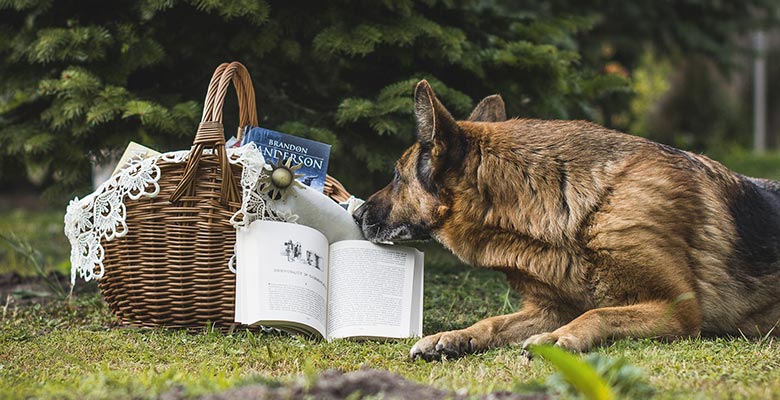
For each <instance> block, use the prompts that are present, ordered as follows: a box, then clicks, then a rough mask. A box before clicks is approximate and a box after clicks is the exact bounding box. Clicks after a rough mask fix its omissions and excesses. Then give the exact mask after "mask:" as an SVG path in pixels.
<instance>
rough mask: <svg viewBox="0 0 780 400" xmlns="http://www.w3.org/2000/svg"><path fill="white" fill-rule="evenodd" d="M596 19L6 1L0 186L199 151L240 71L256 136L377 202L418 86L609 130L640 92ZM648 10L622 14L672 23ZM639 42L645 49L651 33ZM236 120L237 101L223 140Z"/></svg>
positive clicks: (295, 5) (548, 12) (467, 101)
mask: <svg viewBox="0 0 780 400" xmlns="http://www.w3.org/2000/svg"><path fill="white" fill-rule="evenodd" d="M754 2H755V3H756V4H758V5H759V6H760V5H761V4H763V3H764V2H763V0H755V1H754ZM570 3H576V4H577V5H576V7H575V6H572V7H571V9H572V10H573V11H566V7H567V6H568V5H570ZM601 3H602V2H600V1H592V2H571V1H539V2H534V1H531V2H525V3H524V4H523V5H518V4H516V3H514V2H503V1H499V0H465V1H457V2H454V1H442V0H382V1H376V2H374V1H358V0H335V1H313V0H303V1H296V2H287V1H272V0H267V1H264V0H142V1H138V2H105V1H97V0H84V1H76V0H58V1H55V0H0V154H2V157H0V181H14V180H18V179H19V177H20V176H26V175H34V174H33V172H35V173H36V174H37V175H38V176H39V177H41V179H42V183H41V184H42V185H45V186H48V187H50V188H51V189H52V191H54V192H56V193H60V192H65V193H67V194H69V195H72V194H74V193H84V192H85V191H86V190H87V189H86V185H87V184H88V178H89V171H90V169H89V166H90V163H95V162H101V161H102V160H103V159H105V158H106V157H107V156H109V155H110V154H112V152H114V153H115V152H116V151H121V149H123V148H124V146H125V145H126V144H127V142H128V141H129V140H135V141H140V142H142V143H144V144H147V145H149V146H152V147H156V148H158V149H160V150H163V151H165V150H172V149H181V148H186V147H188V146H189V145H190V143H191V140H192V136H193V134H194V130H195V128H196V127H197V122H198V119H199V117H200V114H201V107H202V98H203V95H204V93H205V88H206V85H207V83H208V79H209V77H210V74H211V72H212V71H213V68H214V67H215V66H216V65H218V64H219V63H221V62H224V61H227V60H240V61H242V62H243V63H244V64H245V65H247V67H248V68H249V70H250V72H251V73H252V76H253V79H254V84H255V89H256V91H257V96H258V101H257V102H258V106H259V113H260V114H259V115H260V120H261V124H262V125H263V126H266V127H269V128H275V129H279V130H282V131H287V132H290V133H294V134H298V135H302V136H305V137H310V138H313V139H315V140H321V141H326V142H329V143H331V144H333V154H332V157H333V158H332V162H331V173H332V174H334V175H335V176H337V177H338V178H340V179H342V180H343V181H344V183H345V184H346V185H347V187H349V188H350V189H351V190H353V191H355V192H356V193H357V194H359V195H366V194H367V191H369V190H371V189H373V188H376V187H377V186H378V184H379V183H380V182H382V181H384V180H385V179H386V177H387V174H388V172H389V171H390V170H391V164H392V162H393V160H395V159H396V158H397V157H398V155H399V153H400V151H401V149H402V148H404V147H405V146H407V145H408V144H410V143H411V142H412V141H413V140H414V126H413V118H412V100H411V98H412V91H413V88H414V84H415V83H416V82H417V81H418V80H419V79H423V78H425V79H428V80H429V81H430V82H431V83H432V84H433V86H434V88H435V90H436V91H437V94H439V95H440V97H441V99H442V101H443V102H444V103H445V105H446V106H447V107H448V108H449V109H450V111H451V112H452V113H453V114H454V115H455V116H456V117H458V118H463V117H465V116H466V115H468V113H469V111H470V109H471V107H472V106H473V105H474V104H475V103H476V101H478V100H479V99H480V98H481V97H483V96H486V95H489V94H493V93H501V94H502V95H503V96H504V98H505V100H506V102H507V105H508V107H509V110H508V111H509V114H510V115H513V116H515V115H517V116H532V117H544V118H585V119H592V120H601V119H603V114H602V110H601V108H602V106H603V105H604V102H605V101H606V100H608V99H610V98H613V97H614V96H616V95H619V94H620V93H627V92H628V89H629V87H628V82H627V80H626V79H625V78H624V77H621V76H620V75H616V74H604V73H603V72H602V71H601V69H602V67H603V64H604V62H605V60H604V59H603V57H601V58H599V56H594V54H596V53H597V52H594V51H592V48H591V47H592V45H593V43H603V42H605V41H606V40H607V39H605V38H606V37H607V36H605V34H604V32H608V31H609V29H606V28H605V27H607V26H609V24H611V23H612V21H605V16H608V17H609V18H613V17H612V16H611V14H610V12H611V11H608V10H607V8H605V7H604V5H603V4H601ZM683 3H685V4H689V5H690V6H691V7H693V5H694V3H696V4H698V6H697V7H698V8H697V10H698V11H702V10H704V11H710V10H714V9H715V8H718V7H720V8H722V7H723V6H712V7H709V8H707V7H706V6H703V5H701V4H700V3H701V2H697V1H693V0H690V1H686V2H683ZM748 3H751V2H748ZM643 4H644V3H643ZM650 4H651V3H647V5H640V6H630V5H623V6H621V7H622V8H620V7H619V9H620V10H623V8H630V7H639V9H638V10H639V11H636V10H634V9H630V10H628V11H631V12H635V13H636V12H641V13H644V12H646V13H648V14H651V15H659V16H661V17H662V16H664V15H666V14H664V13H663V12H666V11H668V10H667V9H669V8H670V7H671V8H673V7H675V6H670V5H663V6H656V8H658V9H663V10H661V11H663V12H660V11H659V12H657V13H656V14H652V13H651V11H653V12H655V11H658V10H656V8H654V6H652V5H650ZM653 4H655V3H653ZM719 4H720V3H719ZM751 4H752V3H751ZM664 7H666V8H664ZM720 8H718V9H717V10H714V11H713V12H710V13H708V14H706V15H707V16H708V18H709V19H707V22H706V25H702V26H696V25H690V24H691V22H690V21H689V20H687V19H685V18H684V17H682V19H683V21H678V22H680V24H679V26H680V27H681V29H686V30H687V31H686V32H688V31H690V32H693V33H692V34H691V35H692V36H690V37H695V38H698V39H697V40H698V41H697V42H693V43H694V45H691V44H690V43H688V42H686V43H683V44H684V45H685V46H687V47H684V48H685V49H691V48H693V49H694V50H696V46H695V44H696V43H699V44H700V46H699V48H703V49H704V51H706V52H711V51H713V50H714V49H713V48H712V46H713V45H715V44H717V42H714V40H716V39H719V38H720V36H719V35H721V33H722V31H723V30H725V29H726V28H721V27H719V28H718V29H715V30H713V29H710V30H708V29H709V27H710V26H712V24H714V23H715V22H717V21H719V20H726V17H725V14H724V13H725V12H726V11H729V10H721V9H720ZM605 10H606V11H605ZM739 10H742V8H739ZM743 14H744V13H743ZM743 14H740V15H743ZM629 15H634V14H629ZM743 16H744V15H743ZM638 20H642V21H644V18H643V16H642V15H639V16H634V21H638ZM740 21H742V20H740ZM625 22H626V21H622V20H621V24H622V23H625ZM628 22H630V21H628ZM683 22H684V23H685V24H688V25H685V24H683ZM647 23H652V21H647ZM642 27H644V28H646V30H645V31H642V32H640V33H639V34H637V35H635V37H634V38H633V39H634V40H635V42H642V41H644V40H649V39H652V38H654V37H655V35H656V34H657V32H656V31H655V30H653V29H652V26H648V25H644V24H643V25H642ZM663 27H664V28H667V25H663ZM731 28H733V27H731ZM731 28H730V29H731ZM733 29H736V28H733ZM711 32H715V33H716V34H712V35H710V33H711ZM683 36H685V37H686V38H688V37H689V35H683ZM610 37H611V36H610ZM624 62H625V63H628V66H629V67H630V62H628V61H624ZM230 96H232V95H230ZM231 101H232V103H231ZM235 115H236V113H235V100H233V99H228V103H227V106H226V113H225V122H226V125H227V126H226V131H227V132H232V130H231V125H230V124H233V126H234V125H235V120H234V119H235Z"/></svg>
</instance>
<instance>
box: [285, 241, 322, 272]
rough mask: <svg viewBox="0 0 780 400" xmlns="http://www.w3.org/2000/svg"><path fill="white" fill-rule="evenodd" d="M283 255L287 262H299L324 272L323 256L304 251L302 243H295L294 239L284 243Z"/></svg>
mask: <svg viewBox="0 0 780 400" xmlns="http://www.w3.org/2000/svg"><path fill="white" fill-rule="evenodd" d="M281 254H282V255H283V256H286V257H287V262H291V263H292V262H297V263H299V264H304V265H308V266H310V267H314V268H317V269H318V270H320V271H322V256H320V255H319V254H317V253H316V252H314V251H311V250H304V249H303V248H302V246H301V242H294V241H293V240H292V239H290V240H288V241H286V242H284V245H283V246H282V252H281Z"/></svg>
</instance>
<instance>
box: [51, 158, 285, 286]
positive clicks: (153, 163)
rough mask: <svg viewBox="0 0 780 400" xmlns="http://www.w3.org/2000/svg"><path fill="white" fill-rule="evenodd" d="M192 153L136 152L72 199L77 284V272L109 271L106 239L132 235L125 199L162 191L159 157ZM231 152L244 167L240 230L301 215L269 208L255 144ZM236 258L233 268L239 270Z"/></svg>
mask: <svg viewBox="0 0 780 400" xmlns="http://www.w3.org/2000/svg"><path fill="white" fill-rule="evenodd" d="M189 154H190V152H189V151H186V150H185V151H175V152H169V153H164V154H160V155H157V156H153V157H149V158H141V156H140V155H139V154H134V156H133V158H132V159H131V160H130V161H129V162H128V166H127V167H125V168H123V169H122V170H121V171H119V172H118V173H117V174H115V175H114V176H112V177H111V178H109V179H108V180H107V181H106V182H105V183H103V184H102V185H100V186H99V187H98V188H97V190H95V192H93V193H92V194H90V195H88V196H86V197H84V198H83V199H79V198H78V197H76V198H75V199H73V200H71V201H70V203H69V204H68V209H67V212H66V213H65V235H66V236H67V237H68V240H69V241H70V246H71V250H70V262H71V273H70V282H71V285H75V284H76V276H77V275H78V276H80V277H81V278H83V279H84V280H85V281H90V280H92V279H99V278H101V277H102V276H103V273H104V272H105V271H104V268H103V258H104V256H105V253H104V250H103V245H102V241H103V240H112V239H114V238H117V237H122V236H124V235H126V234H127V230H128V228H127V223H126V222H125V216H126V214H125V204H124V201H125V198H126V197H129V198H130V199H131V200H138V199H139V198H141V197H155V196H157V195H158V194H159V193H160V185H159V184H158V183H157V182H158V180H159V179H160V168H159V167H158V166H157V162H158V161H160V160H163V161H166V162H173V163H183V162H186V161H187V158H188V157H189ZM227 155H228V159H229V161H230V163H231V164H239V165H241V167H242V168H243V170H242V173H241V188H242V202H241V208H240V209H239V210H238V211H236V213H235V214H233V217H231V218H230V223H231V224H232V225H233V226H234V227H235V228H236V229H238V228H239V227H241V226H245V225H248V224H250V223H251V222H252V221H254V220H256V219H259V218H265V219H274V220H279V221H286V222H294V221H295V219H297V216H296V215H292V214H290V213H284V214H282V213H276V212H274V210H272V209H270V208H269V207H267V205H268V204H269V202H270V199H269V198H268V195H267V194H265V193H262V192H261V191H259V190H258V187H257V186H258V182H259V181H260V178H262V177H264V176H265V175H266V174H267V169H266V164H265V161H264V159H263V156H262V154H260V151H259V150H258V149H257V147H256V146H255V144H254V143H249V144H247V145H245V146H242V147H239V148H237V149H228V150H227ZM234 257H235V256H233V258H234ZM233 258H231V260H230V263H229V265H228V267H229V268H230V270H231V271H233V272H235V270H234V269H233Z"/></svg>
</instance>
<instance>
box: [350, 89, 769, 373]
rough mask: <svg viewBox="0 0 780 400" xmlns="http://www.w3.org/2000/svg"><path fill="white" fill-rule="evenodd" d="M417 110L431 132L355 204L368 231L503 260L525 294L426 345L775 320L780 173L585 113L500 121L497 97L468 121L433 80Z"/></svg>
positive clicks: (440, 347) (750, 329)
mask: <svg viewBox="0 0 780 400" xmlns="http://www.w3.org/2000/svg"><path fill="white" fill-rule="evenodd" d="M415 111H416V114H417V119H418V139H419V140H418V142H417V143H416V144H415V145H413V146H412V147H411V148H409V149H408V150H407V151H406V152H405V153H404V155H403V156H402V157H401V159H400V160H399V161H398V163H397V166H396V178H395V179H394V180H393V182H391V183H390V184H389V185H388V186H387V187H386V188H384V189H382V190H380V191H379V192H377V193H375V194H374V195H373V196H371V197H370V198H369V199H368V201H367V202H366V204H365V205H364V206H363V207H362V208H361V209H360V210H358V212H357V213H356V219H357V220H358V222H359V223H360V224H361V226H362V227H363V230H364V233H365V234H366V236H367V237H368V238H369V239H372V240H376V241H384V240H416V239H425V238H427V237H432V238H434V239H436V240H438V241H439V242H441V243H442V244H443V245H444V246H446V247H447V248H448V249H450V250H451V251H452V252H453V253H454V254H456V255H457V256H458V257H459V258H460V259H462V260H463V261H465V262H467V263H470V264H472V265H475V266H479V267H485V268H493V269H498V270H501V271H504V272H505V273H506V276H507V278H508V280H509V282H510V284H511V285H512V286H513V287H515V288H516V289H517V290H519V291H521V292H522V294H523V307H522V309H521V310H520V311H519V312H516V313H514V314H510V315H503V316H497V317H492V318H487V319H485V320H482V321H480V322H477V323H476V324H474V325H472V326H470V327H468V328H465V329H462V330H456V331H450V332H442V333H438V334H435V335H431V336H427V337H425V338H423V339H421V340H420V341H419V342H418V343H417V344H415V346H414V347H413V349H412V356H413V357H418V356H419V357H423V358H425V359H437V358H440V357H441V356H442V355H448V356H451V357H452V356H460V355H463V354H466V353H471V352H476V351H482V350H485V349H488V348H492V347H497V346H503V345H507V344H512V343H518V344H519V343H525V344H526V345H528V344H535V343H555V344H557V345H560V346H563V347H565V348H567V349H571V350H579V351H584V350H587V349H589V348H590V347H591V346H593V345H597V344H599V343H602V342H603V341H605V340H609V339H615V338H622V337H629V336H630V337H667V338H676V337H683V336H691V335H697V334H699V333H700V332H704V333H712V334H731V335H740V334H745V335H762V334H766V333H768V332H772V333H777V331H773V327H774V326H775V324H776V323H777V321H778V320H780V304H778V303H779V299H778V287H780V226H774V224H777V223H778V222H779V221H780V190H778V184H777V183H775V182H770V181H764V180H756V179H752V178H746V177H743V176H741V175H738V174H735V173H733V172H731V171H730V170H728V169H727V168H725V167H724V166H722V165H721V164H719V163H717V162H715V161H712V160H710V159H709V158H707V157H704V156H700V155H696V154H691V153H688V152H683V151H680V150H677V149H673V148H670V147H667V146H664V145H660V144H657V143H653V142H650V141H648V140H645V139H642V138H639V137H634V136H630V135H625V134H622V133H619V132H615V131H612V130H608V129H606V128H603V127H601V126H598V125H595V124H592V123H588V122H583V121H541V120H528V119H513V120H508V121H503V120H504V119H505V115H504V114H503V102H502V101H501V99H500V97H490V98H486V99H485V100H484V101H483V102H482V103H481V104H480V105H479V106H478V107H477V109H475V111H474V112H473V113H472V115H471V117H470V118H469V119H470V120H469V121H460V122H456V121H455V120H454V119H453V118H452V117H451V116H450V114H449V113H448V112H447V110H446V109H445V108H444V107H443V106H442V105H441V103H440V102H439V101H438V99H437V98H436V96H435V94H434V93H433V90H432V89H431V88H430V86H429V85H428V84H427V82H425V81H422V82H421V83H420V84H418V87H417V89H416V92H415ZM486 121H487V122H486ZM492 121H497V122H492ZM754 214H759V215H754ZM762 224H764V225H762ZM767 224H770V225H767ZM753 225H756V226H753ZM777 225H780V224H777ZM762 251H765V252H766V253H762Z"/></svg>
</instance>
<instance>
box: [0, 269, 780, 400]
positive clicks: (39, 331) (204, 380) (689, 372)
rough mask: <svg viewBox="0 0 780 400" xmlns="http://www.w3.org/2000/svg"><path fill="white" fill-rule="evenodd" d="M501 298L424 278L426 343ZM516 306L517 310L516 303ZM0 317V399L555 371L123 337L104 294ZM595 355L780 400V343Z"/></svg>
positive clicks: (370, 352) (685, 385) (360, 345)
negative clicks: (312, 379) (352, 376)
mask: <svg viewBox="0 0 780 400" xmlns="http://www.w3.org/2000/svg"><path fill="white" fill-rule="evenodd" d="M506 293H507V287H506V284H505V283H504V282H503V277H502V276H501V275H499V274H496V273H493V272H490V271H480V270H476V269H472V268H469V267H465V266H462V265H457V264H455V265H451V266H448V267H446V266H444V265H439V266H433V267H431V268H429V271H428V273H427V276H426V306H425V311H426V314H425V330H426V333H433V332H434V331H437V330H439V329H450V328H458V327H462V326H465V325H467V324H469V323H472V322H475V321H477V320H479V319H480V318H483V317H486V316H488V315H492V314H495V313H498V312H500V311H501V310H504V311H506V309H507V307H508V305H507V304H506V298H505V297H506V296H505V295H506ZM509 299H510V302H512V303H514V304H516V303H517V302H518V299H517V298H516V297H515V296H514V295H510V296H509ZM1 318H2V319H0V382H3V384H2V385H0V398H26V397H61V398H117V397H134V398H151V397H155V396H157V395H159V394H161V393H164V392H166V391H168V390H171V389H172V388H174V387H176V386H179V385H181V386H183V387H184V393H185V394H187V395H192V396H195V395H198V394H204V393H208V392H213V391H218V390H221V389H225V388H229V387H233V386H236V385H244V384H248V383H252V382H258V381H267V380H272V381H276V382H289V381H291V380H294V379H298V378H299V377H301V376H311V375H313V374H315V373H318V372H321V371H323V370H326V369H329V368H337V369H340V370H344V371H350V370H355V369H359V368H361V367H371V368H381V369H386V370H390V371H393V372H396V373H398V374H400V375H403V376H405V377H407V378H408V379H411V380H413V381H415V382H421V383H425V384H431V385H434V386H436V387H439V388H445V389H449V390H461V389H463V390H466V391H467V392H469V393H472V394H478V393H486V392H490V391H495V390H511V389H512V388H514V387H515V386H516V385H518V384H528V383H530V382H537V383H538V382H542V381H543V380H544V379H545V378H546V377H548V376H549V375H551V374H552V373H553V372H554V371H553V368H552V367H551V366H550V364H549V363H547V362H546V361H544V360H542V359H533V360H531V361H527V360H526V359H525V357H524V356H523V354H522V352H521V350H520V349H518V348H516V347H514V348H503V349H497V350H493V351H489V352H487V353H484V354H479V355H475V356H469V357H465V358H462V359H458V360H454V361H445V362H433V363H426V362H422V361H415V362H412V361H410V360H409V359H408V357H407V354H408V351H409V348H410V347H411V345H412V344H413V340H405V341H390V342H376V341H369V342H352V341H343V340H342V341H335V342H333V343H326V342H320V341H314V340H308V339H303V338H295V337H290V336H286V335H268V334H266V335H262V334H251V333H247V332H237V333H233V334H229V335H225V334H221V333H215V332H210V333H209V332H204V333H200V334H188V333H184V332H176V331H165V330H138V329H129V328H119V327H115V324H116V321H115V319H114V318H113V316H112V315H111V314H110V312H109V311H108V310H107V309H106V307H105V306H104V305H103V303H102V302H101V301H100V299H99V297H98V296H97V295H82V296H80V297H77V298H76V299H75V300H74V301H73V302H71V303H68V302H65V301H61V302H51V303H49V304H48V305H45V306H44V305H33V306H27V307H16V306H14V304H13V303H12V304H10V305H9V306H8V307H7V308H5V309H4V310H3V314H2V317H1ZM595 352H596V353H598V354H601V355H605V356H608V357H612V358H621V357H624V358H626V359H627V360H628V361H629V362H630V363H632V364H633V365H635V366H637V367H640V368H642V369H643V370H644V371H645V374H646V376H647V377H648V379H649V382H650V383H651V384H652V385H653V386H654V387H655V388H656V389H657V391H658V396H657V398H669V399H672V398H702V399H707V398H780V357H778V354H780V345H778V343H777V342H775V341H773V340H765V341H762V342H756V341H748V340H744V339H738V338H737V339H692V340H684V341H680V342H676V343H661V342H657V341H652V340H624V341H620V342H617V343H615V344H613V345H611V346H608V347H603V348H599V349H597V350H596V351H595ZM775 393H778V394H775Z"/></svg>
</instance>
